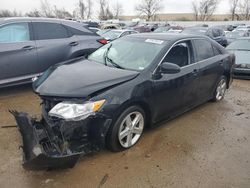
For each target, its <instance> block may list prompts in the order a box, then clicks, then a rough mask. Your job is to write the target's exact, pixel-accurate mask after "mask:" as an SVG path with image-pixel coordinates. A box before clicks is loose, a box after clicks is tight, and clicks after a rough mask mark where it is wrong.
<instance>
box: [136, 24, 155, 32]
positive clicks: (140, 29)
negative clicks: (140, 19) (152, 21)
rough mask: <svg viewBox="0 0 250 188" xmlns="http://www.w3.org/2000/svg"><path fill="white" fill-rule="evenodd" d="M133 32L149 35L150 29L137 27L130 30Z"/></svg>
mask: <svg viewBox="0 0 250 188" xmlns="http://www.w3.org/2000/svg"><path fill="white" fill-rule="evenodd" d="M132 29H133V30H135V31H137V32H139V33H149V32H151V28H150V27H149V26H147V25H137V26H135V27H133V28H132Z"/></svg>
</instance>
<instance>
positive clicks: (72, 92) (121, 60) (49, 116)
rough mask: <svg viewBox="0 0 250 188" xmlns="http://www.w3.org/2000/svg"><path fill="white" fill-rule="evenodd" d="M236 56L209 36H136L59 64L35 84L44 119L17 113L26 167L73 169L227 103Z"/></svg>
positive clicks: (14, 113)
mask: <svg viewBox="0 0 250 188" xmlns="http://www.w3.org/2000/svg"><path fill="white" fill-rule="evenodd" d="M234 61H235V57H234V55H231V54H229V53H228V52H226V51H225V49H224V48H223V47H221V46H220V45H218V44H217V43H216V42H214V41H212V40H211V39H209V38H207V37H203V36H192V35H183V34H178V35H173V34H136V35H130V36H126V37H123V38H121V39H118V40H115V41H113V42H111V43H109V44H107V45H105V46H103V47H101V48H99V49H98V50H97V51H95V52H94V53H92V54H91V55H89V56H88V57H86V58H80V59H75V60H71V61H68V62H64V63H61V64H58V65H56V66H53V67H51V68H50V69H49V70H47V71H46V72H45V73H44V74H43V75H42V76H41V77H40V78H38V79H37V80H36V81H35V82H34V84H33V87H34V91H35V92H36V93H37V94H38V95H39V96H40V97H41V99H42V118H41V120H37V119H34V118H31V117H30V116H29V115H28V114H26V113H23V112H16V111H11V112H12V113H13V115H14V116H15V118H16V121H17V124H18V126H19V130H20V132H21V135H22V138H23V151H24V167H27V168H57V167H72V166H74V164H75V163H76V161H77V159H78V158H79V156H81V155H85V154H88V153H90V152H95V151H98V150H100V149H101V148H103V147H105V146H106V147H107V148H109V149H110V150H112V151H122V150H124V149H128V148H130V147H132V146H134V145H135V144H136V143H137V142H138V141H139V139H140V138H141V136H142V133H143V131H144V129H145V128H146V127H151V126H153V125H155V124H158V123H159V122H161V121H163V120H169V119H171V118H174V117H176V116H178V115H180V114H182V113H184V112H186V111H188V110H190V109H192V108H194V107H196V106H198V105H200V104H202V103H205V102H207V101H209V100H213V101H220V100H222V99H223V97H224V94H225V92H226V90H227V89H228V88H229V86H230V84H231V82H232V77H231V74H232V66H233V64H234Z"/></svg>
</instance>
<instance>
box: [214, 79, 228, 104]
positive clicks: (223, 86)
mask: <svg viewBox="0 0 250 188" xmlns="http://www.w3.org/2000/svg"><path fill="white" fill-rule="evenodd" d="M226 90H227V83H226V80H225V79H222V80H221V81H220V82H219V84H218V86H217V89H216V100H217V101H220V100H222V99H223V97H224V95H225V92H226Z"/></svg>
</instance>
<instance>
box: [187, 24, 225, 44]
mask: <svg viewBox="0 0 250 188" xmlns="http://www.w3.org/2000/svg"><path fill="white" fill-rule="evenodd" d="M182 33H185V34H197V35H206V36H208V37H210V38H211V39H213V40H215V41H216V42H218V43H219V44H220V45H222V46H224V47H225V46H227V45H228V42H227V39H226V36H225V32H224V31H223V29H221V28H216V27H188V28H186V29H184V30H183V31H182Z"/></svg>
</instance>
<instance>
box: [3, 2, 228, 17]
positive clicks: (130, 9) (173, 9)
mask: <svg viewBox="0 0 250 188" xmlns="http://www.w3.org/2000/svg"><path fill="white" fill-rule="evenodd" d="M117 1H118V2H119V3H121V4H122V5H123V15H136V12H135V10H134V7H135V5H136V4H138V3H139V2H140V0H108V2H109V4H110V7H112V5H113V4H115V3H116V2H117ZM192 1H193V0H182V1H178V0H163V1H162V4H163V5H164V9H163V10H162V11H161V12H164V13H187V12H191V11H192V10H191V3H192ZM48 2H49V3H50V4H51V5H56V6H57V7H58V8H62V7H64V8H65V9H66V10H68V11H70V12H72V11H73V10H74V9H75V7H76V5H77V2H78V0H48ZM96 2H98V0H93V3H94V9H93V10H94V12H98V4H97V3H96ZM228 2H229V0H221V3H220V4H219V7H218V9H217V13H228V11H229V3H228ZM39 7H40V0H0V9H9V10H14V9H15V10H17V11H21V12H23V13H24V12H28V11H31V10H33V9H35V8H36V9H39Z"/></svg>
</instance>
